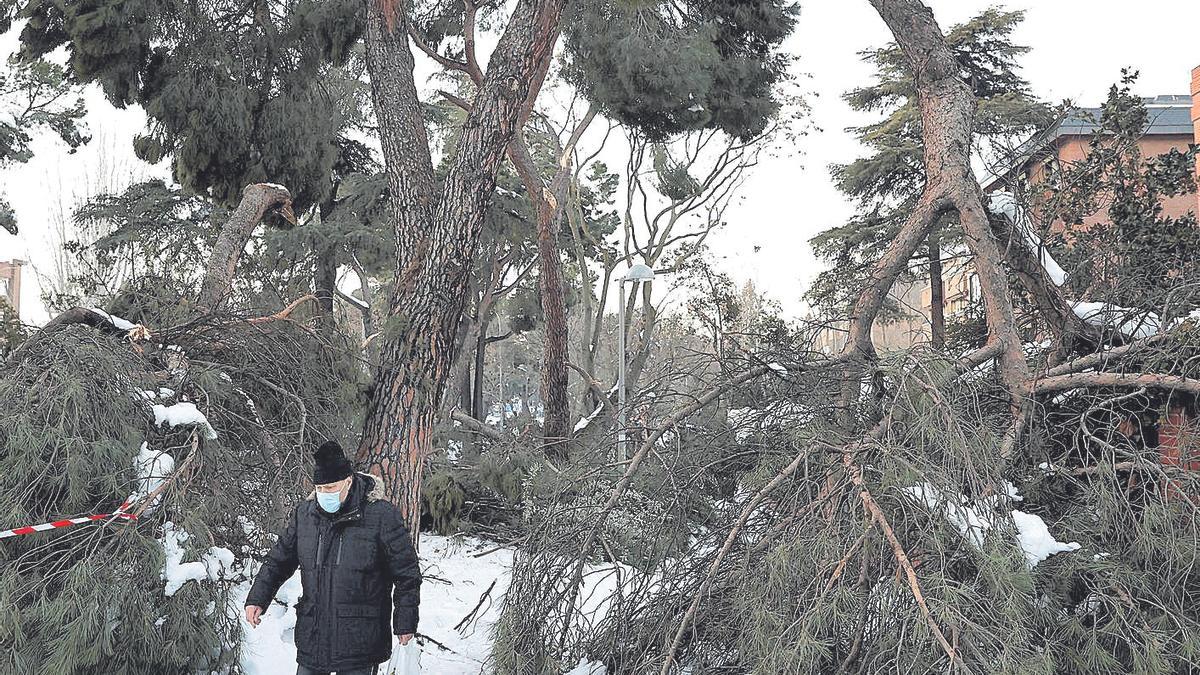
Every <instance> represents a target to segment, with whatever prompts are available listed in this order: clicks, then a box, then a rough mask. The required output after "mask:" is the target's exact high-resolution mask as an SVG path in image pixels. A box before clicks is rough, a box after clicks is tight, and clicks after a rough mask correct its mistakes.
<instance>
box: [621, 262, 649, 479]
mask: <svg viewBox="0 0 1200 675" xmlns="http://www.w3.org/2000/svg"><path fill="white" fill-rule="evenodd" d="M653 280H654V270H652V269H650V267H649V266H647V265H642V264H640V263H639V264H637V265H634V266H632V267H630V268H629V271H627V272H626V273H625V276H623V277H621V278H620V279H618V281H619V282H620V283H619V284H618V290H619V292H618V293H617V323H618V324H619V325H618V326H617V351H618V352H620V364H619V365H618V366H617V427H618V429H617V449H618V450H617V458H618V459H619V460H620V461H622V462H623V461H625V460H626V459H629V449H628V448H627V447H626V439H625V426H626V424H627V420H626V417H627V414H626V411H625V282H630V283H633V284H638V283H641V282H643V281H653Z"/></svg>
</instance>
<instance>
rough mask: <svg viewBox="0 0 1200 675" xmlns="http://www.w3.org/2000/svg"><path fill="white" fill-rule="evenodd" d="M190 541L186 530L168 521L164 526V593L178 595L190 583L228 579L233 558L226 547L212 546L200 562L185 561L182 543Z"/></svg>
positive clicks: (162, 574) (201, 557)
mask: <svg viewBox="0 0 1200 675" xmlns="http://www.w3.org/2000/svg"><path fill="white" fill-rule="evenodd" d="M190 538H191V535H189V534H188V533H187V532H186V531H184V530H183V529H182V528H179V527H177V526H176V525H175V524H174V523H172V522H170V521H168V522H166V523H164V524H163V538H162V545H163V553H164V554H165V555H166V560H165V561H164V562H163V568H162V573H161V576H162V579H163V581H164V582H166V583H165V585H164V586H163V594H164V595H166V596H168V597H169V596H172V595H175V593H177V592H178V591H179V589H180V588H183V585H184V584H186V583H187V582H189V581H219V580H221V579H225V578H228V576H229V573H230V572H231V571H232V569H233V563H234V555H233V552H232V551H230V550H229V549H227V548H221V547H220V546H213V547H211V548H209V549H208V551H206V552H205V553H204V554H202V555H201V556H200V560H197V561H193V562H184V561H183V558H184V549H183V544H184V542H186V541H187V540H188V539H190Z"/></svg>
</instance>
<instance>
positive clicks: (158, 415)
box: [151, 401, 217, 441]
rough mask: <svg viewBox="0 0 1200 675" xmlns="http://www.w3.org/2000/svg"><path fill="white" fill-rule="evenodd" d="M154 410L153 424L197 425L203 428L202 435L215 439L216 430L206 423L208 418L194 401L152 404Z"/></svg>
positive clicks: (173, 425)
mask: <svg viewBox="0 0 1200 675" xmlns="http://www.w3.org/2000/svg"><path fill="white" fill-rule="evenodd" d="M151 409H152V410H153V411H154V424H155V426H161V425H163V424H168V425H170V426H172V427H178V426H197V427H200V428H201V429H203V430H204V437H205V438H207V439H209V440H210V441H211V440H214V439H216V437H217V432H216V430H215V429H213V428H212V425H211V424H209V423H208V418H207V417H205V416H204V413H202V412H200V410H199V409H198V408H196V404H195V403H191V402H189V401H180V402H179V403H175V404H173V405H162V404H157V403H156V404H154V405H153V406H151Z"/></svg>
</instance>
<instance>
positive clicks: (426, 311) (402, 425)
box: [358, 0, 562, 542]
mask: <svg viewBox="0 0 1200 675" xmlns="http://www.w3.org/2000/svg"><path fill="white" fill-rule="evenodd" d="M364 5H365V11H366V18H367V22H366V23H367V26H366V44H367V68H368V71H369V72H370V75H371V85H372V86H371V89H372V96H373V99H374V103H375V111H376V115H377V117H378V119H379V127H380V138H381V142H382V147H383V154H384V160H385V162H386V165H387V175H388V187H389V189H390V191H391V194H392V199H393V204H394V205H395V213H394V216H393V218H394V221H395V230H396V241H397V266H396V278H395V282H394V285H393V288H392V293H391V302H390V306H389V318H388V323H389V325H388V327H387V329H386V330H385V335H384V338H383V339H384V340H385V342H384V344H383V345H382V347H381V350H380V364H379V368H378V371H377V373H376V376H375V389H374V394H373V396H372V398H371V402H370V405H369V406H368V409H367V416H366V420H365V422H364V425H363V437H362V441H361V444H360V445H359V450H358V458H359V460H360V461H364V462H366V463H368V464H370V465H372V466H374V467H377V468H379V469H380V470H382V471H383V474H384V482H385V483H386V485H387V488H388V493H389V496H391V497H392V499H393V500H394V501H396V503H397V505H398V506H399V507H400V509H401V511H402V512H403V513H404V516H405V518H406V521H407V523H408V525H409V530H410V533H411V535H412V537H413V540H414V542H416V540H417V535H418V533H419V531H420V515H421V514H420V504H421V501H420V494H421V471H422V468H423V466H424V462H425V458H426V457H427V456H428V455H429V454H430V453H431V452H432V449H433V447H432V442H433V428H434V421H435V417H436V412H437V410H438V405H439V403H440V401H441V397H442V391H443V389H444V387H445V385H446V380H447V376H448V375H449V370H450V365H451V363H452V362H453V359H454V353H453V352H454V345H455V340H456V337H457V335H458V326H459V323H460V322H461V320H462V313H463V308H464V305H465V303H466V291H467V283H468V280H469V275H470V266H471V261H472V260H473V258H474V255H475V250H476V248H477V244H478V241H479V233H480V230H481V229H482V226H483V217H484V213H485V212H486V210H487V208H488V205H489V204H490V203H491V198H492V192H493V190H494V188H495V182H496V173H497V171H498V170H499V167H500V163H501V161H502V160H503V157H504V151H505V148H506V147H507V146H508V144H509V142H510V141H511V140H512V139H513V137H514V135H515V133H516V131H517V123H518V120H519V118H520V114H521V110H522V109H523V107H524V106H525V104H526V101H527V100H529V99H530V97H531V96H534V95H536V94H535V93H533V92H532V90H533V89H534V83H535V81H538V80H539V79H540V78H539V77H538V74H539V73H541V72H544V71H545V63H546V61H547V60H548V59H549V58H550V56H551V53H552V51H553V48H554V43H555V42H556V40H557V38H558V24H559V16H560V14H561V11H562V0H520V1H519V2H518V3H517V5H516V6H515V7H514V8H513V12H512V15H511V18H510V19H509V21H508V25H507V27H506V28H505V31H504V34H503V35H502V36H501V38H500V41H499V43H498V44H497V46H496V48H495V50H494V51H493V53H492V56H491V59H490V61H489V64H488V72H487V74H486V76H485V77H484V81H483V84H482V86H481V87H480V88H479V93H478V94H477V95H476V97H475V100H474V103H473V105H472V108H471V111H470V112H469V113H468V114H467V119H466V121H465V123H464V124H463V128H462V134H461V136H460V138H459V140H458V144H457V148H456V154H455V156H454V158H453V159H452V160H451V161H450V164H449V169H448V170H447V172H446V175H445V178H444V181H443V185H442V193H441V195H440V197H438V196H437V195H436V194H435V191H434V182H433V168H432V163H431V161H430V152H429V143H428V139H427V137H426V134H425V127H424V119H423V117H422V115H421V104H420V101H419V100H418V99H417V94H416V84H415V81H414V79H413V72H412V69H413V58H412V52H411V50H410V48H409V38H408V16H407V12H408V8H407V5H399V6H397V5H398V3H397V4H393V3H384V4H383V5H382V6H381V4H380V3H379V2H377V1H376V0H364ZM385 13H386V15H385Z"/></svg>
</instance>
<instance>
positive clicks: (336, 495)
mask: <svg viewBox="0 0 1200 675" xmlns="http://www.w3.org/2000/svg"><path fill="white" fill-rule="evenodd" d="M317 504H319V505H320V506H321V508H322V509H325V512H326V513H337V510H338V509H340V508H342V493H341V492H340V491H338V492H318V493H317Z"/></svg>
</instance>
